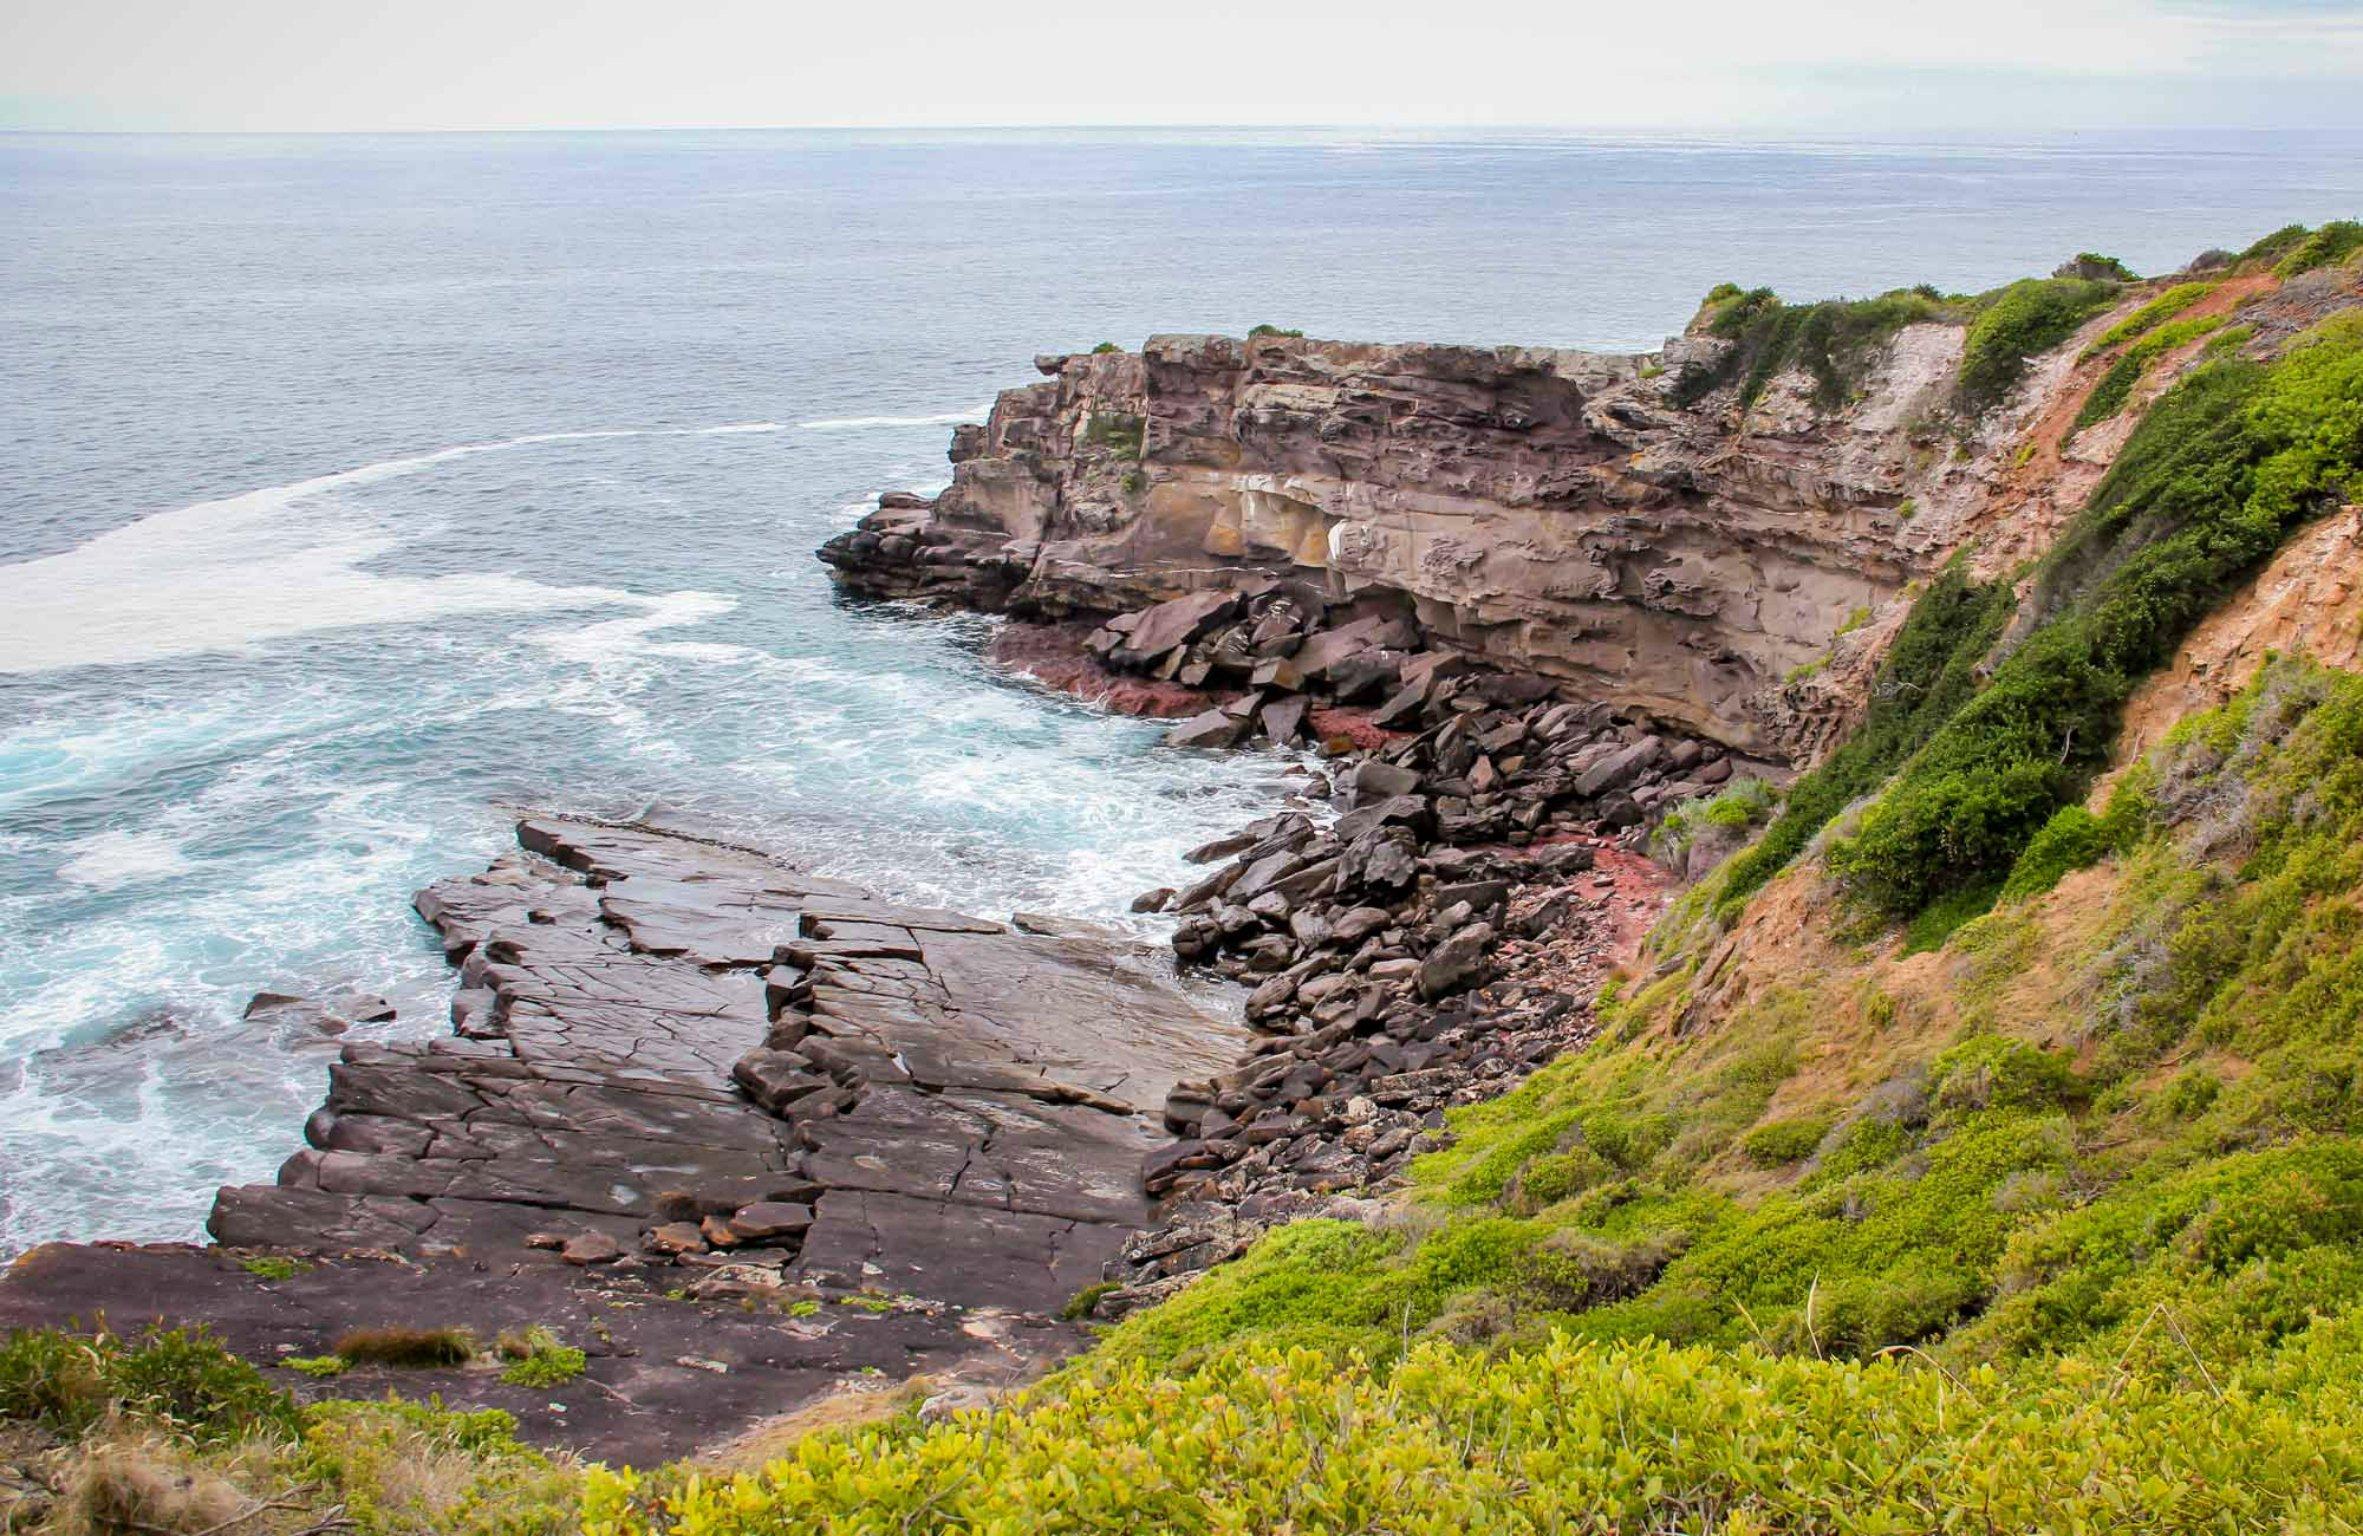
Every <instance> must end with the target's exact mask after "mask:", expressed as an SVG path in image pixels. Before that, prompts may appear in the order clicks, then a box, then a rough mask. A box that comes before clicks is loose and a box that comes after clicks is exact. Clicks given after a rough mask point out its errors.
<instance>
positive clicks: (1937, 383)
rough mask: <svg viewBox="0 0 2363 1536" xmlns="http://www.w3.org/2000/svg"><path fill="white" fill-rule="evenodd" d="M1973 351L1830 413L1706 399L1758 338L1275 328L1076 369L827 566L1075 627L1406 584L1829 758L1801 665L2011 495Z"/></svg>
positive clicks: (1907, 361) (1500, 652)
mask: <svg viewBox="0 0 2363 1536" xmlns="http://www.w3.org/2000/svg"><path fill="white" fill-rule="evenodd" d="M1962 337H1963V328H1962V327H1961V326H1959V325H1952V324H1925V325H1914V326H1909V327H1906V328H1904V329H1902V330H1901V331H1900V332H1899V333H1897V334H1896V335H1894V336H1893V337H1892V338H1891V339H1889V340H1888V341H1887V342H1886V343H1885V344H1884V345H1883V346H1882V347H1881V348H1880V349H1879V352H1878V354H1877V356H1876V357H1875V358H1873V359H1872V360H1871V361H1870V363H1869V365H1868V366H1867V367H1866V369H1865V370H1864V373H1863V376H1862V378H1861V380H1860V384H1859V390H1858V392H1857V393H1856V395H1855V397H1854V398H1853V399H1852V400H1850V401H1849V402H1847V403H1846V404H1845V405H1844V406H1843V407H1842V408H1841V409H1838V410H1835V411H1826V412H1825V411H1820V410H1817V409H1815V408H1814V406H1813V404H1812V403H1811V401H1810V399H1809V398H1808V394H1807V390H1808V388H1809V381H1807V380H1805V379H1804V378H1803V377H1802V375H1797V376H1789V377H1782V378H1779V379H1776V380H1774V381H1773V383H1772V387H1770V388H1768V389H1765V390H1764V391H1762V393H1761V394H1759V395H1758V396H1757V397H1756V398H1754V399H1753V400H1751V401H1750V402H1749V403H1748V404H1747V405H1746V406H1744V407H1743V406H1742V405H1741V403H1740V401H1739V399H1738V393H1739V391H1738V389H1737V388H1736V387H1724V388H1721V389H1717V390H1714V391H1712V392H1710V393H1708V394H1707V395H1705V396H1704V397H1703V398H1700V399H1698V400H1696V401H1695V402H1694V403H1692V404H1689V405H1683V404H1679V403H1677V399H1678V393H1677V391H1676V389H1675V388H1674V385H1675V383H1676V381H1678V380H1680V379H1682V378H1683V377H1684V376H1685V373H1686V371H1687V370H1690V369H1693V368H1696V367H1700V366H1703V365H1706V364H1711V362H1712V360H1713V358H1714V356H1715V354H1716V353H1717V352H1718V351H1719V350H1720V349H1722V348H1724V347H1726V346H1728V345H1729V343H1726V342H1723V341H1719V340H1717V339H1715V338H1714V337H1712V336H1710V335H1708V334H1706V333H1705V332H1704V331H1697V332H1694V333H1692V334H1689V335H1685V336H1682V337H1678V338H1675V339H1673V340H1672V341H1670V342H1669V343H1668V344H1667V346H1666V348H1665V349H1664V351H1662V352H1661V353H1659V354H1655V355H1652V356H1647V357H1610V356H1601V355H1597V354H1593V353H1587V352H1578V351H1563V350H1553V349H1548V348H1521V347H1502V348H1492V349H1480V348H1471V347H1449V346H1427V345H1411V346H1384V345H1355V344H1348V343H1342V342H1330V341H1315V340H1307V339H1303V338H1299V337H1292V336H1274V335H1264V336H1254V337H1250V338H1248V339H1246V340H1244V341H1241V340H1233V339H1230V338H1226V337H1218V336H1159V337H1153V338H1151V339H1150V341H1149V342H1148V343H1147V345H1146V346H1145V347H1144V348H1143V349H1142V350H1141V351H1140V352H1139V353H1137V354H1136V353H1125V352H1103V353H1095V354H1081V355H1076V356H1069V357H1044V358H1040V359H1038V360H1037V367H1039V368H1040V370H1041V371H1042V372H1043V374H1044V375H1045V376H1046V377H1045V378H1044V380H1043V381H1042V382H1039V383H1036V384H1033V385H1030V386H1027V387H1025V388H1020V389H1012V390H1009V391H1007V392H1005V393H1004V394H1003V395H1002V396H1001V397H1000V399H999V400H998V401H996V402H995V404H994V406H993V409H992V413H991V415H990V417H989V419H988V420H987V421H986V422H985V423H984V424H983V425H982V426H970V427H962V428H960V429H959V431H958V433H957V434H956V436H955V439H954V442H953V445H952V450H951V457H952V461H953V465H954V474H953V481H952V484H951V486H950V488H949V489H948V490H946V491H945V492H944V493H943V494H942V496H941V497H939V498H937V499H936V500H935V501H933V502H932V503H929V502H925V501H922V500H919V499H917V498H891V499H890V500H889V502H888V504H887V505H886V506H885V507H884V509H883V510H882V511H881V513H880V514H879V515H878V516H877V517H875V518H873V519H872V520H871V521H870V522H869V523H867V524H865V526H864V529H863V531H862V532H860V533H857V534H855V535H852V536H849V537H848V538H847V539H845V540H841V541H839V542H838V544H837V545H835V546H834V547H833V548H832V550H831V551H830V552H829V553H828V554H827V555H825V556H824V558H830V559H832V561H833V563H835V564H837V565H838V566H839V567H840V569H841V570H843V571H845V573H846V579H847V580H848V582H849V584H850V585H852V586H854V587H855V588H857V589H859V590H866V591H870V592H874V593H879V594H882V595H905V596H907V595H914V594H928V593H953V594H956V595H957V596H958V597H959V599H960V600H962V601H964V602H968V603H973V604H977V605H981V606H986V607H996V608H999V607H1007V608H1013V609H1016V610H1018V611H1041V612H1048V613H1053V614H1057V613H1064V612H1069V611H1076V610H1082V611H1091V612H1107V611H1112V610H1119V609H1124V608H1129V607H1137V606H1139V605H1140V604H1142V603H1144V602H1147V601H1151V600H1155V599H1159V598H1167V597H1171V596H1174V595H1176V594H1178V593H1181V592H1185V591H1191V590H1198V589H1203V588H1207V587H1225V586H1235V585H1238V584H1240V583H1241V582H1242V581H1244V580H1249V579H1252V578H1255V577H1257V576H1263V575H1283V576H1293V577H1298V578H1309V579H1311V580H1312V581H1314V582H1315V583H1317V584H1318V585H1319V586H1320V587H1322V588H1324V589H1326V591H1327V592H1328V594H1329V595H1331V596H1333V597H1345V596H1350V595H1355V594H1362V593H1367V592H1370V591H1372V590H1393V591H1397V592H1400V593H1403V594H1405V595H1407V596H1408V597H1409V598H1410V599H1411V600H1412V601H1413V603H1414V604H1415V607H1416V612H1417V615H1418V617H1419V619H1420V621H1421V622H1422V623H1423V624H1424V625H1425V626H1426V627H1427V628H1428V630H1429V631H1430V633H1431V635H1432V636H1433V637H1434V638H1435V639H1437V640H1438V641H1440V642H1442V643H1445V644H1449V645H1454V646H1458V647H1461V648H1464V649H1467V650H1469V651H1472V652H1474V653H1476V654H1478V655H1480V656H1483V657H1487V658H1490V659H1494V660H1498V661H1500V662H1503V663H1505V664H1510V665H1514V666H1517V667H1519V668H1522V669H1531V670H1534V671H1538V672H1541V673H1544V674H1546V675H1550V676H1553V677H1557V678H1560V679H1563V680H1566V681H1568V682H1571V683H1573V684H1576V685H1578V688H1579V690H1580V691H1581V692H1582V693H1584V694H1585V695H1586V696H1589V697H1594V698H1601V699H1605V700H1608V701H1611V702H1613V703H1616V704H1618V705H1620V706H1624V707H1628V708H1633V709H1638V710H1641V711H1644V712H1646V713H1649V714H1651V715H1653V716H1656V717H1658V718H1660V719H1661V720H1663V721H1665V722H1667V723H1669V724H1673V725H1677V726H1681V727H1684V728H1687V729H1690V730H1695V731H1699V732H1702V733H1706V734H1709V735H1713V736H1715V737H1718V738H1719V739H1721V740H1723V741H1725V742H1726V743H1727V744H1729V745H1732V746H1734V747H1738V748H1741V749H1743V750H1746V751H1750V752H1753V753H1758V754H1764V755H1772V756H1787V757H1793V756H1801V755H1805V754H1808V753H1810V752H1811V751H1812V750H1813V749H1814V748H1815V747H1817V746H1818V745H1819V744H1820V743H1821V742H1822V741H1823V740H1824V739H1825V738H1826V737H1827V735H1828V734H1829V732H1830V731H1831V729H1832V728H1833V726H1834V724H1835V723H1836V722H1837V720H1838V718H1839V717H1841V716H1842V715H1843V713H1844V709H1843V706H1836V705H1833V703H1832V702H1831V699H1830V698H1827V697H1824V696H1823V695H1822V694H1821V693H1820V692H1818V691H1817V690H1813V689H1809V688H1797V687H1792V686H1790V679H1791V678H1792V676H1793V675H1794V674H1797V673H1799V672H1800V671H1814V670H1818V669H1819V666H1820V665H1821V664H1822V663H1824V662H1825V659H1826V658H1827V657H1828V656H1829V652H1830V648H1831V644H1832V641H1833V639H1834V638H1835V637H1837V636H1838V634H1839V633H1840V632H1841V631H1842V630H1845V629H1847V628H1848V627H1849V625H1850V621H1851V623H1852V624H1853V625H1861V624H1862V623H1863V622H1864V619H1865V617H1866V615H1868V614H1870V613H1873V612H1875V611H1876V610H1878V609H1879V608H1880V607H1881V606H1882V605H1883V604H1885V603H1887V601H1888V600H1889V599H1891V598H1893V597H1894V596H1896V595H1897V594H1898V593H1899V592H1901V591H1902V590H1903V588H1904V587H1905V586H1906V585H1907V584H1909V583H1911V582H1912V581H1913V580H1915V579H1916V578H1918V577H1921V576H1923V575H1925V574H1926V573H1927V572H1928V571H1929V570H1931V569H1932V568H1934V567H1935V566H1936V565H1937V564H1939V563H1941V562H1942V560H1943V559H1944V558H1945V557H1946V556H1947V555H1948V554H1949V553H1950V552H1951V551H1952V549H1953V548H1954V547H1955V545H1956V544H1957V542H1958V540H1959V538H1960V536H1961V534H1962V531H1963V530H1964V528H1965V527H1967V526H1968V525H1969V524H1970V523H1971V522H1973V521H1974V520H1975V519H1976V517H1977V516H1978V515H1979V513H1980V512H1981V510H1982V509H1983V507H1984V505H1985V503H1986V501H1987V499H1988V493H1989V491H1990V490H1991V488H1992V487H1993V485H1995V484H1996V483H1997V482H1998V481H1999V480H2000V479H2001V478H2002V470H2001V465H2000V455H1999V453H1998V452H1997V451H1996V445H1997V444H1999V443H2000V442H2001V441H2002V440H2003V439H2004V438H2005V437H2006V436H2007V435H2008V434H2007V430H2006V429H2005V428H2001V427H1997V428H1996V429H1995V430H1993V431H1992V432H1990V433H1987V434H1984V435H1983V436H1978V437H1971V438H1968V439H1963V438H1959V437H1957V436H1956V435H1954V434H1955V432H1956V431H1957V430H1958V429H1957V427H1955V426H1954V425H1952V424H1950V423H1941V417H1942V405H1943V401H1944V397H1945V394H1946V392H1947V391H1948V390H1949V389H1950V387H1951V384H1952V378H1953V373H1954V369H1955V366H1956V364H1957V363H1958V360H1959V358H1960V354H1961V348H1962ZM2056 383H2057V378H2056V373H2054V374H2041V373H2039V374H2038V375H2037V377H2036V379H2035V382H2034V384H2033V386H2032V387H2031V388H2030V389H2029V390H2027V391H2026V392H2025V393H2026V396H2027V399H2026V400H2025V401H2023V402H2021V403H2020V404H2019V405H2018V407H2017V409H2016V410H2015V411H2011V412H2006V413H2003V414H2004V415H2007V416H2010V417H2012V418H2015V419H2023V418H2024V417H2025V416H2026V415H2028V414H2031V413H2034V412H2036V411H2039V410H2040V409H2041V402H2042V397H2043V395H2044V394H2045V391H2046V390H2047V389H2048V388H2050V387H2053V386H2055V385H2056ZM1940 423H1941V424H1940Z"/></svg>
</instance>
